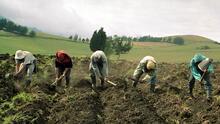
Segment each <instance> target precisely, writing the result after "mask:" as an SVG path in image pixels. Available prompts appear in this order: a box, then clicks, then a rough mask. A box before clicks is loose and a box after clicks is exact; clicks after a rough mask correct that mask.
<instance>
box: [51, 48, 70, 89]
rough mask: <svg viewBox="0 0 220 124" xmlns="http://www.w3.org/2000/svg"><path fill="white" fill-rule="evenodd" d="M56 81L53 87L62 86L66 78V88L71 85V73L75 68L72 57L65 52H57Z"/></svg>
mask: <svg viewBox="0 0 220 124" xmlns="http://www.w3.org/2000/svg"><path fill="white" fill-rule="evenodd" d="M55 67H56V68H55V70H56V79H55V82H54V83H53V85H55V86H61V81H62V79H63V78H64V77H65V79H66V87H69V85H70V72H71V68H72V67H73V64H72V60H71V58H70V56H69V55H68V54H67V53H66V52H65V51H64V50H60V51H57V52H56V59H55Z"/></svg>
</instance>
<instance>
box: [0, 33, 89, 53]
mask: <svg viewBox="0 0 220 124" xmlns="http://www.w3.org/2000/svg"><path fill="white" fill-rule="evenodd" d="M0 33H1V32H0ZM47 36H48V38H42V37H47ZM58 38H59V37H56V36H54V37H52V36H51V35H40V37H35V38H30V37H23V36H11V37H9V36H0V46H1V48H0V53H9V54H14V53H15V51H16V50H18V49H22V50H27V51H30V52H32V53H35V54H45V55H54V54H55V52H56V51H58V50H62V49H63V50H66V51H67V52H69V53H70V55H71V56H89V55H90V54H91V52H90V50H89V49H88V44H83V43H79V42H72V41H70V40H68V39H65V38H62V37H60V39H63V40H57V39H58Z"/></svg>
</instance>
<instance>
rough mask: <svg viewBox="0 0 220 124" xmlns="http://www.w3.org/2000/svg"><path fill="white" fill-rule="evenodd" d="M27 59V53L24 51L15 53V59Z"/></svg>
mask: <svg viewBox="0 0 220 124" xmlns="http://www.w3.org/2000/svg"><path fill="white" fill-rule="evenodd" d="M24 57H25V53H24V51H22V50H17V51H16V53H15V59H23V58H24Z"/></svg>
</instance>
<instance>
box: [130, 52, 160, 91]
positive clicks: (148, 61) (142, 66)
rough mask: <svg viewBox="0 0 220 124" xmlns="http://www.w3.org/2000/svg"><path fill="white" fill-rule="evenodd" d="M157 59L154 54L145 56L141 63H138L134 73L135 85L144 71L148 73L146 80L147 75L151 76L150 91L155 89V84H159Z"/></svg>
mask: <svg viewBox="0 0 220 124" xmlns="http://www.w3.org/2000/svg"><path fill="white" fill-rule="evenodd" d="M156 66H157V65H156V61H155V59H154V57H152V56H145V57H144V58H143V59H142V60H141V61H140V63H139V64H138V66H137V68H136V70H135V71H134V74H133V78H134V81H133V87H136V85H137V83H138V82H139V79H140V77H141V75H142V74H143V73H147V75H146V76H145V78H144V79H143V80H146V77H147V76H150V80H151V83H150V91H151V92H154V91H155V86H156V84H157V75H156Z"/></svg>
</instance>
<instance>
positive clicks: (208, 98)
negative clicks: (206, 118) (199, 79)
mask: <svg viewBox="0 0 220 124" xmlns="http://www.w3.org/2000/svg"><path fill="white" fill-rule="evenodd" d="M206 95H207V96H206V98H207V100H208V101H210V100H211V99H212V96H211V91H209V90H207V91H206Z"/></svg>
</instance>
